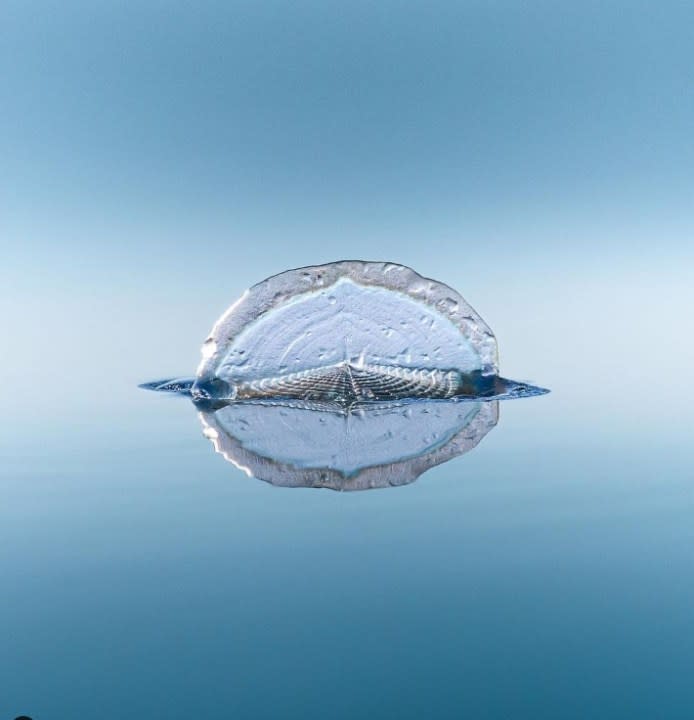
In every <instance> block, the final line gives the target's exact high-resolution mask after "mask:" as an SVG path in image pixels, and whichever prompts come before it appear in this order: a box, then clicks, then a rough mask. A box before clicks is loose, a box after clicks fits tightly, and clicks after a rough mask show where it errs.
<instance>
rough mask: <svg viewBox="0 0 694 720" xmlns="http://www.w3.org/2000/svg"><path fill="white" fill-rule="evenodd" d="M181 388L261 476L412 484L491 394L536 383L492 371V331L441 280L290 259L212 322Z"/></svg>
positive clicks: (457, 439) (480, 424)
mask: <svg viewBox="0 0 694 720" xmlns="http://www.w3.org/2000/svg"><path fill="white" fill-rule="evenodd" d="M143 387H145V388H148V389H150V390H159V391H166V392H173V393H178V394H184V395H190V396H191V397H192V399H193V400H194V402H195V404H196V405H197V407H198V409H199V411H200V420H201V422H202V424H203V427H204V431H205V435H206V436H207V437H209V438H210V439H211V440H212V442H213V443H214V446H215V449H216V450H217V451H218V452H219V453H221V454H222V455H223V456H224V457H225V458H226V459H227V460H229V461H230V462H232V463H233V464H234V465H236V466H237V467H239V468H241V469H243V470H244V471H245V472H247V473H248V474H250V475H253V476H254V477H258V478H260V479H262V480H266V481H267V482H270V483H272V484H274V485H285V486H293V487H297V486H300V487H326V488H332V489H335V490H360V489H367V488H375V487H388V486H393V485H402V484H405V483H409V482H412V481H413V480H415V479H416V478H417V477H418V476H419V475H420V474H421V473H422V472H424V471H425V470H427V469H428V468H430V467H433V466H434V465H437V464H439V463H442V462H446V461H448V460H451V459H452V458H453V457H456V456H458V455H461V454H463V453H465V452H468V451H469V450H471V449H472V448H474V447H475V446H476V445H477V444H478V443H479V442H480V440H481V439H482V438H483V437H484V436H485V435H486V434H487V433H488V432H489V431H490V430H491V429H492V428H493V427H494V426H495V425H496V423H497V420H498V414H499V403H498V402H497V400H500V399H505V398H514V397H526V396H530V395H538V394H542V393H544V392H546V391H545V390H543V389H542V388H537V387H533V386H532V385H527V384H525V383H517V382H513V381H511V380H506V379H504V378H501V377H500V376H499V374H498V367H497V346H496V339H495V338H494V335H493V333H492V332H491V330H490V329H489V327H488V326H487V325H486V324H485V322H484V321H483V320H482V318H480V316H479V315H478V314H477V313H476V312H475V311H474V310H473V309H472V308H471V307H470V306H469V305H468V304H467V302H465V300H463V298H462V297H461V296H460V295H459V294H458V293H457V292H455V291H454V290H452V289H451V288H449V287H447V286H446V285H442V284H441V283H438V282H435V281H433V280H428V279H426V278H423V277H421V276H420V275H418V274H417V273H416V272H414V271H413V270H410V269H409V268H406V267H404V266H402V265H395V264H392V263H374V262H358V261H344V262H337V263H332V264H329V265H319V266H316V267H308V268H300V269H298V270H289V271H287V272H284V273H281V274H280V275H275V276H274V277H271V278H269V279H267V280H265V281H263V282H261V283H259V284H258V285H255V286H253V287H252V288H251V289H250V290H248V291H246V292H245V293H244V295H243V296H242V297H241V298H240V299H239V300H238V301H237V302H236V303H234V305H232V306H231V307H230V308H229V310H227V312H226V313H225V314H224V315H223V316H222V317H221V318H220V319H219V320H218V321H217V323H216V324H215V326H214V328H213V329H212V332H211V333H210V336H209V337H208V338H207V340H206V341H205V344H204V345H203V360H202V362H201V364H200V367H199V368H198V373H197V376H196V377H195V378H181V377H177V378H171V379H168V380H159V381H156V382H151V383H147V384H145V385H144V386H143Z"/></svg>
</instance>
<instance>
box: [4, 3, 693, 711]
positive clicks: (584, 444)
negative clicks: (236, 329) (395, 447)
mask: <svg viewBox="0 0 694 720" xmlns="http://www.w3.org/2000/svg"><path fill="white" fill-rule="evenodd" d="M693 28H694V8H693V7H692V5H691V3H687V2H659V3H655V2H648V3H647V2H628V3H627V2H611V3H598V2H582V3H556V2H456V3H453V2H439V3H436V2H434V3H423V2H387V1H384V2H379V3H366V2H351V3H348V4H337V3H332V2H292V3H289V2H247V3H237V2H225V3H222V2H218V3H217V2H201V3H184V2H166V3H165V2H142V3H116V2H92V3H76V2H60V3H58V2H53V3H48V2H46V3H37V2H13V1H11V0H8V1H6V2H3V3H2V6H1V7H0V249H1V250H2V255H1V264H0V308H1V309H2V312H1V313H0V328H1V329H2V337H3V344H2V349H3V351H2V353H0V372H1V373H2V374H1V377H2V378H3V392H2V398H3V400H2V403H3V404H2V406H3V409H4V412H3V414H2V420H0V453H1V457H2V464H1V466H0V482H1V485H0V487H1V488H2V502H0V577H1V578H2V599H1V600H0V638H2V642H1V643H0V718H5V717H7V718H13V717H15V716H16V715H19V714H20V713H26V714H29V715H31V716H32V717H33V718H34V720H48V718H51V719H52V720H53V719H55V718H59V719H61V720H62V719H63V718H65V719H66V720H68V719H70V718H75V717H88V716H95V717H101V718H105V719H110V718H113V719H114V720H116V719H120V718H124V717H130V716H138V717H140V716H141V717H153V718H160V717H161V718H167V719H175V718H192V717H239V718H324V717H331V718H356V717H375V718H422V717H434V718H459V717H472V718H476V719H482V718H490V719H494V720H496V719H497V718H499V719H500V718H511V717H512V718H514V719H520V718H528V719H531V718H532V719H533V720H536V719H537V718H545V717H547V718H577V719H578V718H581V719H583V718H586V717H600V718H629V719H630V720H632V719H633V718H656V717H657V718H690V717H692V714H693V713H694V689H692V683H691V670H692V667H693V666H694V641H693V640H692V624H693V622H694V610H693V609H692V608H693V607H694V604H693V603H694V577H693V575H692V573H693V570H694V567H693V563H692V552H691V548H692V541H693V540H694V491H693V489H692V479H693V478H692V474H693V473H692V467H694V466H693V463H692V461H693V460H694V456H693V455H694V454H693V452H692V446H691V421H692V414H691V410H690V398H691V389H690V385H691V380H690V375H691V368H692V365H693V363H694V341H693V340H692V336H691V332H690V327H691V307H692V300H693V299H694V291H693V290H692V287H694V272H693V271H692V267H693V265H692V261H693V260H694V242H693V231H694V214H693V213H692V207H694V197H693V195H694V169H693V168H694V133H693V132H692V129H693V128H694V69H693V68H694V30H693ZM342 258H363V259H386V260H392V261H395V262H400V263H404V264H407V265H410V266H412V267H414V268H415V269H416V270H417V271H419V272H420V273H422V274H424V275H427V276H431V277H435V278H437V279H439V280H441V281H443V282H446V283H448V284H449V285H452V286H453V287H455V288H457V289H459V290H460V291H461V292H462V293H463V294H464V295H465V297H466V298H467V299H468V300H469V301H470V302H471V303H472V304H473V305H474V306H475V307H476V308H477V309H478V310H479V311H480V313H481V314H482V316H483V317H484V318H485V320H487V321H488V323H489V324H490V325H491V327H492V328H493V329H494V330H495V332H496V334H497V336H498V338H499V342H500V349H501V367H502V371H503V373H504V374H505V375H507V376H509V377H513V378H516V379H525V380H530V381H535V382H537V383H539V384H541V385H545V386H548V387H550V388H552V390H553V392H552V394H551V395H548V396H545V397H542V398H537V399H534V400H528V401H522V402H521V401H519V402H513V403H505V404H503V405H502V407H501V420H500V424H499V427H498V428H497V429H495V430H494V431H493V432H492V433H491V434H490V435H489V436H488V437H487V438H486V439H485V440H484V441H483V442H482V444H481V445H480V447H479V448H478V449H477V450H476V451H474V452H473V453H471V454H470V455H468V456H466V457H464V458H460V459H459V460H457V461H453V462H451V463H448V464H446V465H444V466H440V467H438V468H436V469H434V470H432V471H430V472H429V473H427V475H426V476H425V477H423V478H421V479H420V480H419V482H417V483H416V484H414V485H411V486H408V487H404V488H399V489H393V490H389V491H375V492H368V493H360V494H352V495H340V494H335V493H329V492H315V491H303V490H293V491H291V490H282V489H276V488H272V487H268V486H266V485H264V484H263V483H260V482H255V481H252V480H249V479H247V478H246V477H245V476H244V475H242V474H241V473H240V472H238V471H236V470H235V469H234V468H233V467H232V466H231V465H228V464H226V463H224V462H223V461H222V459H221V458H220V457H218V456H215V455H214V454H213V453H212V449H211V447H210V446H209V444H208V442H207V441H206V440H205V439H204V438H202V436H201V433H200V428H199V425H198V423H197V420H196V418H195V415H194V412H193V409H192V408H191V407H190V406H189V405H188V404H187V403H185V402H180V401H176V400H172V399H170V398H162V397H157V396H153V395H147V394H145V393H143V392H142V391H138V390H137V389H136V388H135V385H136V383H138V382H141V381H143V380H147V379H152V378H155V377H160V376H165V375H167V374H171V375H176V374H181V375H185V374H190V373H191V372H192V370H193V369H194V368H195V366H196V365H197V362H198V358H199V346H200V343H201V341H202V339H203V338H204V336H205V335H206V333H207V331H208V329H209V327H210V326H211V324H212V322H213V321H214V320H215V319H216V317H217V316H218V315H219V314H220V313H221V312H222V311H223V310H224V309H225V308H226V306H227V305H228V304H229V303H230V302H231V301H232V300H234V299H235V298H236V297H237V296H238V295H239V294H240V293H241V292H242V291H243V290H244V289H245V288H246V287H247V286H248V285H249V284H252V283H254V282H257V281H259V280H261V279H263V278H264V277H266V276H268V275H271V274H274V273H276V272H280V271H282V270H284V269H287V268H290V267H296V266H301V265H306V264H316V263H321V262H328V261H332V260H337V259H342Z"/></svg>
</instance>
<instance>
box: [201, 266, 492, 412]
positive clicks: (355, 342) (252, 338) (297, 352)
mask: <svg viewBox="0 0 694 720" xmlns="http://www.w3.org/2000/svg"><path fill="white" fill-rule="evenodd" d="M497 373H498V367H497V346H496V340H495V338H494V335H493V333H492V332H491V330H490V329H489V327H488V326H487V325H486V323H485V322H484V321H483V320H482V318H481V317H480V316H479V315H478V314H477V313H476V312H475V311H474V310H473V309H472V307H470V305H469V304H468V303H467V302H466V301H465V300H464V299H463V298H462V296H461V295H459V294H458V293H457V292H455V290H452V289H451V288H449V287H447V286H446V285H443V284H441V283H438V282H435V281H434V280H429V279H427V278H423V277H422V276H421V275H418V274H417V273H416V272H414V271H413V270H411V269H410V268H407V267H404V266H402V265H395V264H393V263H373V262H361V261H344V262H337V263H331V264H329V265H320V266H316V267H309V268H301V269H298V270H289V271H287V272H284V273H281V274H280V275H275V276H274V277H271V278H269V279H267V280H265V281H263V282H262V283H259V284H258V285H255V286H253V287H252V288H251V289H250V290H248V291H247V292H246V293H245V294H244V295H243V297H242V298H241V299H240V300H239V301H238V302H237V303H235V304H234V305H233V306H232V307H231V308H230V309H229V310H228V311H227V312H226V313H225V314H224V315H223V316H222V317H221V318H220V320H219V321H218V322H217V323H216V324H215V326H214V328H213V329H212V332H211V334H210V336H209V338H208V339H207V340H206V342H205V345H204V346H203V361H202V363H201V365H200V367H199V369H198V376H197V380H196V382H195V385H194V386H193V395H194V396H197V397H200V398H217V399H230V400H231V399H239V400H241V399H267V398H271V397H283V398H297V399H306V400H327V401H333V402H338V403H346V404H349V403H353V402H359V401H369V400H376V401H377V400H398V399H404V398H452V397H459V396H470V397H472V396H475V395H491V394H494V392H495V390H496V389H497V388H495V385H494V378H496V377H497Z"/></svg>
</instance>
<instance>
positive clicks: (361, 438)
mask: <svg viewBox="0 0 694 720" xmlns="http://www.w3.org/2000/svg"><path fill="white" fill-rule="evenodd" d="M498 407H499V403H498V402H496V401H493V402H455V401H440V400H439V401H436V400H417V401H409V402H406V403H387V404H383V405H377V404H371V405H367V406H363V407H356V408H351V409H349V410H340V409H339V407H334V406H333V407H332V408H331V409H326V408H323V409H316V408H315V407H312V406H310V405H309V404H306V403H304V402H303V401H297V402H295V403H294V404H266V403H262V402H250V403H246V402H236V403H229V404H228V405H225V406H223V407H221V408H219V409H217V410H215V411H207V410H203V411H202V412H201V413H200V419H201V422H202V424H203V428H204V433H205V435H206V436H207V437H208V438H210V440H212V442H213V444H214V447H215V450H216V451H217V452H218V453H220V454H221V455H223V456H224V458H225V459H226V460H228V461H229V462H231V463H233V464H234V465H235V466H236V467H238V468H240V469H242V470H244V471H245V472H246V473H247V474H248V475H251V476H253V477H256V478H259V479H261V480H265V481H266V482H269V483H272V484H273V485H282V486H285V487H314V488H330V489H332V490H366V489H372V488H383V487H392V486H395V485H405V484H407V483H411V482H413V481H414V480H416V479H417V477H419V475H421V474H422V473H423V472H425V471H426V470H428V469H429V468H431V467H433V466H435V465H439V464H440V463H443V462H447V461H448V460H451V459H452V458H454V457H457V456H458V455H462V454H463V453H466V452H468V451H469V450H472V448H474V447H475V446H476V445H477V444H478V443H479V442H480V440H481V439H482V438H483V437H484V436H485V435H486V434H487V433H488V432H489V431H490V430H491V429H492V428H493V427H494V425H496V422H497V419H498V413H499V411H498Z"/></svg>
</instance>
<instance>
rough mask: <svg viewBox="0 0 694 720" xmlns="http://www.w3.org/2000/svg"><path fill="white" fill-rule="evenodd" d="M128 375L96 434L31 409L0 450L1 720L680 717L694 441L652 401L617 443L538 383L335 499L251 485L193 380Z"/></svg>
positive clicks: (688, 613) (685, 692)
mask: <svg viewBox="0 0 694 720" xmlns="http://www.w3.org/2000/svg"><path fill="white" fill-rule="evenodd" d="M123 393H124V394H125V396H126V397H125V399H124V401H123V406H124V407H126V408H127V412H128V419H127V420H126V421H124V420H123V419H120V418H119V419H118V420H117V424H116V426H115V429H114V427H113V426H110V425H109V423H110V422H111V421H112V419H111V418H110V414H109V407H108V402H105V403H104V405H103V406H102V407H101V410H100V412H98V413H95V414H94V415H93V416H91V417H87V418H84V424H83V425H82V426H81V427H77V426H75V427H74V428H73V429H72V431H70V432H68V433H66V436H67V437H65V436H64V437H65V439H64V440H63V441H62V442H61V443H60V445H59V446H58V445H56V444H55V442H54V440H53V439H52V438H51V435H52V433H53V431H54V425H55V424H58V425H59V424H60V418H59V416H57V417H52V416H51V415H50V413H49V414H44V415H43V418H42V419H43V421H42V423H41V430H40V432H41V436H39V437H37V438H36V439H35V443H34V445H33V447H34V451H33V452H32V453H31V454H30V455H27V456H25V457H22V458H19V457H15V458H12V457H10V458H9V462H6V463H5V464H4V467H3V469H2V487H3V505H2V511H1V513H2V528H3V530H2V535H3V542H2V549H1V550H0V552H1V556H0V557H1V558H2V567H3V579H4V583H3V595H4V598H3V601H2V607H3V611H2V615H1V616H0V631H1V634H2V637H4V638H5V641H4V642H3V648H2V652H1V654H0V658H1V662H2V666H1V667H2V669H1V672H0V676H1V677H2V678H3V679H2V688H3V691H2V697H1V699H0V708H2V713H3V717H14V715H13V713H14V714H16V713H17V712H19V711H20V710H21V711H22V712H30V713H31V714H32V717H34V718H37V719H40V718H54V717H58V718H70V717H79V716H88V715H92V714H94V715H98V716H100V717H104V718H114V719H115V718H122V717H125V716H129V715H135V714H137V715H147V716H151V717H162V718H164V717H167V718H188V717H203V716H210V717H248V718H259V717H262V718H265V717H267V718H272V717H288V718H289V717H291V718H294V717H296V718H307V717H311V718H313V717H315V718H319V717H325V716H326V715H329V716H331V717H339V718H353V717H366V716H370V717H407V718H421V717H424V716H426V717H437V718H457V717H461V716H462V715H466V716H467V715H470V716H472V717H484V718H506V717H515V718H537V717H562V718H564V717H566V718H585V717H587V716H593V715H597V716H601V717H609V718H633V717H667V718H679V717H682V718H684V717H687V716H689V715H690V714H691V709H692V708H693V707H694V697H693V694H694V691H693V690H692V685H691V672H690V671H691V667H692V662H693V661H694V648H693V647H692V644H691V642H690V634H691V633H690V629H691V623H692V613H693V611H692V603H691V600H692V596H693V592H694V580H693V578H692V568H691V543H692V540H694V524H693V523H692V518H693V517H694V492H693V491H692V486H691V475H690V472H689V470H690V468H691V460H692V453H691V449H690V447H689V445H688V443H686V442H685V441H684V439H683V438H680V439H679V440H677V439H675V440H673V439H672V438H671V437H669V436H668V434H667V433H666V432H665V431H664V430H663V429H660V428H659V427H658V423H660V422H662V421H663V419H664V418H663V415H662V414H661V413H658V412H650V413H647V414H645V417H644V420H647V421H649V422H651V423H653V425H652V426H651V428H650V431H649V433H648V441H647V442H644V443H638V444H626V445H625V443H624V442H622V441H620V439H619V438H618V437H617V436H616V435H615V434H614V433H610V432H609V431H608V432H605V431H600V432H594V428H592V427H591V425H590V424H586V425H585V426H584V427H582V428H579V427H577V426H576V424H575V423H574V422H573V421H572V419H571V417H570V413H567V412H566V411H565V409H563V408H562V402H561V397H562V388H561V387H557V388H555V390H554V393H553V394H551V395H548V396H543V397H540V398H534V399H530V400H519V401H511V402H507V403H502V406H501V419H500V423H499V426H498V427H497V428H496V429H494V430H493V431H492V432H491V433H490V434H489V435H488V436H487V437H486V438H485V439H484V440H483V441H482V443H481V444H480V446H479V447H478V448H477V449H476V450H474V451H472V452H471V453H470V454H468V455H466V456H464V457H462V458H459V459H456V460H453V461H452V462H450V463H447V464H445V465H443V466H440V467H437V468H435V469H433V470H431V471H429V472H428V473H427V474H426V475H424V476H423V477H421V478H420V479H419V481H418V482H416V483H415V484H414V485H410V486H405V487H402V488H393V489H389V490H374V491H366V492H361V493H346V494H345V493H335V492H331V491H326V490H310V489H285V488H275V487H272V486H269V485H266V484H265V483H262V482H260V481H257V480H253V479H249V478H247V477H246V476H245V475H244V474H243V473H242V472H240V471H239V470H236V469H235V468H234V467H233V466H232V465H229V464H228V463H225V462H224V461H223V460H222V458H221V457H220V456H218V455H215V454H214V453H213V451H212V447H211V445H210V444H209V442H208V441H207V440H206V439H205V438H203V437H202V435H201V431H200V427H199V424H198V422H197V419H196V417H195V413H194V409H193V407H192V405H190V404H189V403H188V402H187V401H186V400H184V399H182V398H171V397H162V396H157V395H152V394H149V393H145V392H144V391H139V390H137V389H134V388H132V389H130V390H123ZM597 400H598V399H597V398H596V404H595V409H596V412H598V411H600V412H602V413H607V414H609V412H610V410H609V407H610V402H609V400H610V396H609V393H607V394H606V395H604V396H603V397H601V398H599V402H597ZM37 411H39V412H40V411H41V410H40V408H37ZM44 412H45V409H44ZM598 427H599V425H598ZM58 431H59V432H60V430H58ZM62 432H63V433H65V430H62Z"/></svg>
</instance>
